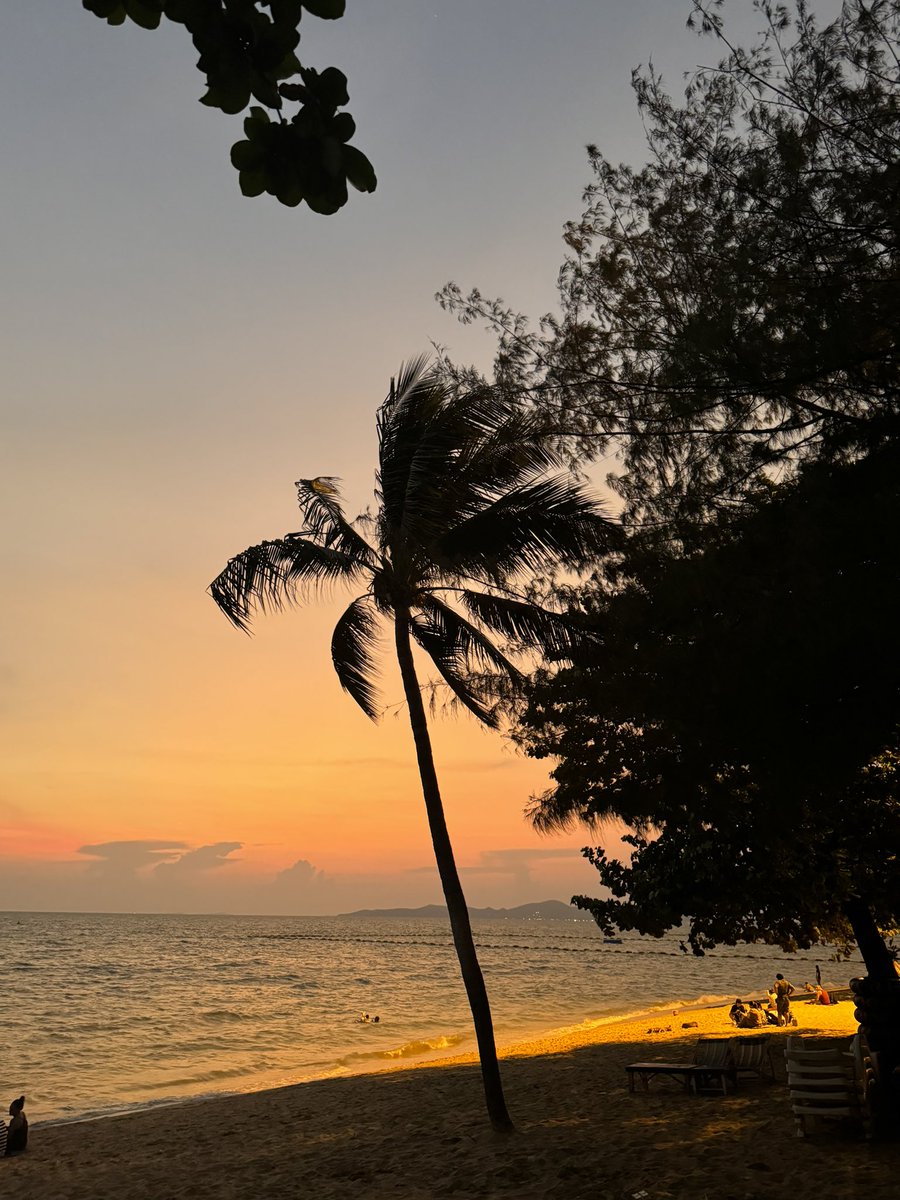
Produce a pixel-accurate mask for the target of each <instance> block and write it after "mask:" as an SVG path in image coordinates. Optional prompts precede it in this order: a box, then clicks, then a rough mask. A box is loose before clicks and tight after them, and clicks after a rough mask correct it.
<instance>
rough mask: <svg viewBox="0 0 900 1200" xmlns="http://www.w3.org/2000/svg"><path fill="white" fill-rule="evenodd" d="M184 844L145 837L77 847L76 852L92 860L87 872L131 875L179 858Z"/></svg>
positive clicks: (184, 847) (186, 845)
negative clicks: (129, 840) (89, 870)
mask: <svg viewBox="0 0 900 1200" xmlns="http://www.w3.org/2000/svg"><path fill="white" fill-rule="evenodd" d="M187 849H188V844H187V842H176V841H171V840H168V839H163V838H156V839H154V838H148V839H144V840H140V841H132V842H98V843H97V845H95V846H79V848H78V853H79V854H84V855H87V857H88V858H92V859H95V860H96V861H94V862H92V863H91V870H92V871H95V872H97V873H102V874H107V873H108V874H112V875H132V874H135V873H136V872H137V871H140V870H141V869H142V868H144V867H149V866H154V865H158V864H160V863H165V862H169V861H171V860H172V859H175V858H179V857H180V856H181V852H182V851H183V850H187Z"/></svg>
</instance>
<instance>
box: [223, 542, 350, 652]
mask: <svg viewBox="0 0 900 1200" xmlns="http://www.w3.org/2000/svg"><path fill="white" fill-rule="evenodd" d="M363 570H364V565H363V564H361V563H360V562H359V561H358V560H357V559H356V558H353V557H351V556H350V555H348V554H343V553H341V551H339V550H332V549H330V548H329V547H327V546H319V545H317V544H316V543H315V542H310V541H308V540H307V539H306V538H302V537H298V536H296V535H294V534H291V535H289V536H288V537H286V538H278V539H276V540H275V541H271V542H261V543H260V544H259V545H258V546H250V547H249V548H248V549H247V550H244V551H243V552H242V553H241V554H237V555H235V557H234V558H232V559H229V561H228V565H227V566H226V567H225V569H224V570H223V571H221V572H220V573H219V574H218V575H217V576H216V578H215V579H214V580H213V581H212V583H211V584H210V585H209V594H210V595H211V596H212V598H213V600H214V601H215V603H216V604H217V605H218V607H219V608H220V609H221V610H222V612H223V613H224V614H225V616H226V617H227V618H228V619H229V621H231V622H232V623H233V624H234V625H236V626H237V627H238V629H243V630H245V631H246V630H247V629H248V628H249V626H250V619H251V617H252V615H253V613H254V611H256V610H259V611H260V612H266V611H268V610H270V609H271V610H274V611H279V610H280V609H282V608H285V607H287V606H289V605H293V604H298V603H300V601H301V599H302V596H303V593H304V589H305V588H306V587H307V586H312V587H316V586H321V585H323V584H327V583H330V582H334V581H336V580H351V579H353V578H354V577H355V576H356V575H358V574H359V573H360V572H362V571H363Z"/></svg>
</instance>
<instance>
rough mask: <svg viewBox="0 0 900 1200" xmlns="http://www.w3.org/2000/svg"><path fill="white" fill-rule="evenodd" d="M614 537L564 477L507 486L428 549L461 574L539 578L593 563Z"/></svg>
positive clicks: (612, 530)
mask: <svg viewBox="0 0 900 1200" xmlns="http://www.w3.org/2000/svg"><path fill="white" fill-rule="evenodd" d="M619 537H620V533H619V527H618V526H617V525H615V524H614V522H612V521H611V520H609V519H608V518H607V517H605V516H603V514H602V512H601V510H600V508H599V505H598V504H597V502H596V501H595V500H593V499H592V498H591V497H590V496H589V495H588V494H587V492H585V491H584V489H582V488H581V487H580V486H579V485H578V484H576V483H574V482H572V480H571V479H569V478H567V477H565V476H553V477H550V478H549V479H536V480H532V481H531V482H528V483H525V484H522V485H521V486H519V487H515V488H512V489H511V490H510V491H508V492H506V493H505V494H504V495H502V496H500V497H499V498H498V499H496V500H494V501H493V502H492V503H490V504H488V505H487V506H486V507H485V508H483V509H482V510H481V511H480V512H478V513H475V514H474V515H473V516H471V517H469V518H468V519H467V520H465V521H463V522H461V523H460V524H459V525H458V526H456V527H455V528H453V529H451V530H450V531H448V532H447V533H446V534H445V535H444V537H443V538H441V539H440V540H439V541H438V542H437V544H435V545H434V546H433V547H432V548H431V549H432V553H433V554H434V556H435V558H436V560H437V561H438V562H441V563H443V564H444V565H445V566H446V567H448V568H450V569H454V570H456V571H457V572H458V573H459V574H460V575H463V574H467V573H473V574H477V575H485V574H486V575H488V576H490V577H493V578H496V579H498V580H500V581H502V580H504V579H507V578H509V577H510V576H512V575H514V574H516V573H517V572H519V571H530V572H533V573H536V574H539V573H541V572H545V571H547V570H548V569H552V568H553V567H555V566H557V565H576V564H581V563H585V562H589V561H591V560H595V559H597V558H598V557H599V556H600V555H602V554H604V553H608V552H609V551H610V550H611V549H612V548H613V547H614V546H615V545H616V544H617V543H618V540H619Z"/></svg>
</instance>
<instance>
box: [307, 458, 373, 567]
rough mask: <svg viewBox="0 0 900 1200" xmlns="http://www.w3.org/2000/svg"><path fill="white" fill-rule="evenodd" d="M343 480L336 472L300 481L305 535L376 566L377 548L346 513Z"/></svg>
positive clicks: (320, 543)
mask: <svg viewBox="0 0 900 1200" xmlns="http://www.w3.org/2000/svg"><path fill="white" fill-rule="evenodd" d="M339 483H340V480H339V479H337V478H336V477H335V476H334V475H319V476H317V477H316V478H315V479H298V480H297V482H296V484H295V485H294V486H295V487H296V489H297V502H298V504H299V505H300V511H301V512H302V513H303V520H304V523H305V524H304V529H303V534H304V535H306V536H308V537H310V538H311V539H312V540H313V541H314V542H318V543H319V545H322V546H329V547H330V548H331V549H333V550H340V551H341V552H342V553H343V554H348V555H350V556H351V557H353V558H358V559H359V560H360V561H361V562H365V563H366V564H367V565H368V566H370V567H374V565H375V562H376V556H375V552H374V550H373V549H372V547H371V546H370V545H369V544H368V542H367V541H366V540H365V538H363V537H362V536H361V535H360V534H359V533H358V532H357V530H356V529H354V528H353V525H352V524H351V523H350V522H349V521H348V520H347V518H346V517H345V516H344V510H343V507H342V505H341V493H340V489H339V487H338V484H339Z"/></svg>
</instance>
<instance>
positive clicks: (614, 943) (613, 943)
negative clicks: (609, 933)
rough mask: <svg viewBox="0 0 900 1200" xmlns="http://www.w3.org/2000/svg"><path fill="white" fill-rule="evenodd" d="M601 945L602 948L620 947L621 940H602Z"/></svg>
mask: <svg viewBox="0 0 900 1200" xmlns="http://www.w3.org/2000/svg"><path fill="white" fill-rule="evenodd" d="M603 945H604V946H621V945H622V939H621V938H604V939H603Z"/></svg>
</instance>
